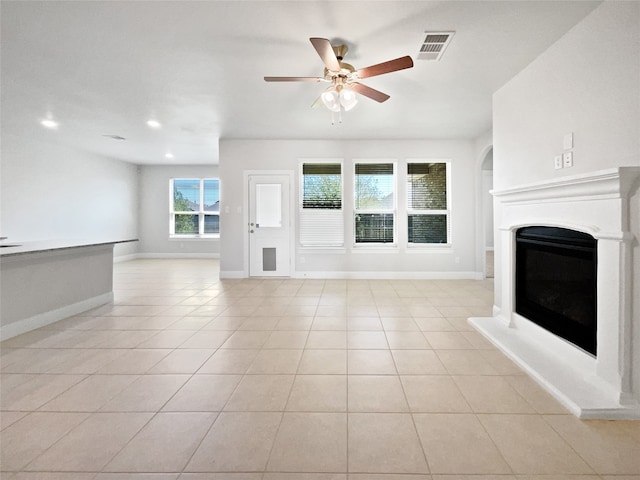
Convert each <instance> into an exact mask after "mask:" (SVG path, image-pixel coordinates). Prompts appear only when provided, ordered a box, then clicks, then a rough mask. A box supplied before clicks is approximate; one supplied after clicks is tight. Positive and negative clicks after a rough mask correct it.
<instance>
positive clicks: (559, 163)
mask: <svg viewBox="0 0 640 480" xmlns="http://www.w3.org/2000/svg"><path fill="white" fill-rule="evenodd" d="M553 166H554V167H555V168H556V170H558V169H559V168H564V164H563V163H562V155H556V156H555V157H553Z"/></svg>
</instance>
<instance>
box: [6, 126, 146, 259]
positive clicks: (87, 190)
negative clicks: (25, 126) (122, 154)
mask: <svg viewBox="0 0 640 480" xmlns="http://www.w3.org/2000/svg"><path fill="white" fill-rule="evenodd" d="M51 134H52V135H55V133H53V132H52V133H51ZM1 165H2V169H1V172H2V178H1V185H2V192H1V196H0V202H1V205H0V215H1V216H0V221H1V223H0V233H1V234H2V236H6V237H9V241H10V242H14V241H15V242H22V241H37V240H49V239H87V240H102V241H112V240H124V239H133V238H137V237H138V196H137V195H138V194H137V186H138V179H137V171H136V167H135V165H132V164H129V163H125V162H122V161H119V160H113V159H109V158H105V157H100V156H97V155H91V154H88V153H85V152H81V151H79V150H75V149H70V148H66V147H64V146H62V145H57V144H55V143H53V142H48V141H39V140H38V139H36V138H30V139H24V138H20V137H17V136H13V135H3V137H2V164H1ZM137 248H138V246H137V243H129V244H123V245H118V246H116V249H115V252H114V255H116V256H118V255H127V254H131V253H134V252H135V251H137Z"/></svg>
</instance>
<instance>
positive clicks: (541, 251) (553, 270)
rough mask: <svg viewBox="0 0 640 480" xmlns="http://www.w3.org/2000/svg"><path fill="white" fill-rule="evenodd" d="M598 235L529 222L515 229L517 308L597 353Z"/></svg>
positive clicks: (538, 323) (580, 345) (573, 341)
mask: <svg viewBox="0 0 640 480" xmlns="http://www.w3.org/2000/svg"><path fill="white" fill-rule="evenodd" d="M596 257H597V241H596V239H595V238H593V237H592V236H591V235H589V234H588V233H583V232H577V231H575V230H569V229H566V228H557V227H544V226H533V227H524V228H520V229H518V230H517V232H516V313H518V314H520V315H522V316H523V317H525V318H527V319H529V320H531V321H532V322H534V323H536V324H537V325H539V326H541V327H542V328H545V329H547V330H548V331H549V332H551V333H553V334H555V335H558V336H559V337H561V338H563V339H565V340H567V341H569V342H571V343H572V344H574V345H576V346H578V347H580V348H582V349H583V350H585V351H586V352H588V353H590V354H592V355H594V356H595V355H596V354H597V353H596V343H597V336H596V333H597V315H596V307H597V293H596V290H597V259H596Z"/></svg>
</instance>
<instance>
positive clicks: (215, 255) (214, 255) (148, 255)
mask: <svg viewBox="0 0 640 480" xmlns="http://www.w3.org/2000/svg"><path fill="white" fill-rule="evenodd" d="M135 258H220V254H219V253H138V254H136V255H135Z"/></svg>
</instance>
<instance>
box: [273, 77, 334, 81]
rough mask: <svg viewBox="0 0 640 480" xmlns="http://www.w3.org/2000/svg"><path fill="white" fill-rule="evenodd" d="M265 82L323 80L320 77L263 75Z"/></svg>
mask: <svg viewBox="0 0 640 480" xmlns="http://www.w3.org/2000/svg"><path fill="white" fill-rule="evenodd" d="M264 81H265V82H323V81H324V78H322V77H264Z"/></svg>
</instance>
